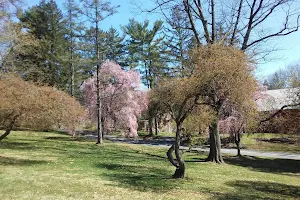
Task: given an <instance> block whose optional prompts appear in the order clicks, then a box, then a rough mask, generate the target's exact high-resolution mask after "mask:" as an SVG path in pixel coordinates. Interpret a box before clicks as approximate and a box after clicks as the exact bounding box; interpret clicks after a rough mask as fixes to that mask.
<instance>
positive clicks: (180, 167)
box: [167, 122, 185, 178]
mask: <svg viewBox="0 0 300 200" xmlns="http://www.w3.org/2000/svg"><path fill="white" fill-rule="evenodd" d="M181 126H182V123H181V122H176V137H175V142H174V144H173V145H172V146H171V147H170V149H169V150H168V152H167V156H168V159H169V161H170V163H171V164H172V165H174V166H175V167H176V170H175V173H174V174H173V176H172V177H173V178H184V174H185V164H184V161H183V159H182V156H181V154H180V150H179V147H180V135H181V129H182V127H181ZM174 151H175V157H176V161H175V160H174V158H173V155H172V153H173V152H174Z"/></svg>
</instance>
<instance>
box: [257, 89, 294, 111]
mask: <svg viewBox="0 0 300 200" xmlns="http://www.w3.org/2000/svg"><path fill="white" fill-rule="evenodd" d="M299 94H300V88H287V89H278V90H266V91H263V92H261V98H259V99H258V100H257V101H256V103H257V106H258V110H259V111H271V110H279V109H281V108H282V107H283V106H285V105H292V104H295V103H296V101H297V100H298V101H299ZM286 109H300V106H294V107H287V108H286Z"/></svg>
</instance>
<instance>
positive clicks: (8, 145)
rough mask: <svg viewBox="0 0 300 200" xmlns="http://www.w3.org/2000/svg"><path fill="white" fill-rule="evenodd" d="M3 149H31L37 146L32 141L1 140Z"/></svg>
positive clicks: (0, 143) (0, 146)
mask: <svg viewBox="0 0 300 200" xmlns="http://www.w3.org/2000/svg"><path fill="white" fill-rule="evenodd" d="M0 148H1V149H12V150H31V149H34V148H35V147H34V146H33V145H32V143H28V142H11V141H9V142H8V141H1V142H0Z"/></svg>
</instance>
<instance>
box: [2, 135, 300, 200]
mask: <svg viewBox="0 0 300 200" xmlns="http://www.w3.org/2000/svg"><path fill="white" fill-rule="evenodd" d="M165 151H166V149H165V148H158V147H148V146H142V145H129V144H118V143H110V142H108V141H106V143H105V144H104V145H101V146H97V145H95V141H88V140H85V139H82V138H77V139H74V138H71V137H69V136H67V135H64V134H59V133H38V132H32V133H30V132H12V133H11V135H9V137H8V138H6V139H4V140H3V141H1V142H0V183H1V184H0V199H1V200H5V199H55V200H57V199H101V200H102V199H122V200H126V199H143V200H146V199H179V200H181V199H189V200H192V199H212V200H213V199H219V200H221V199H245V200H246V199H247V200H248V199H249V200H250V199H275V200H276V199H299V197H300V161H295V160H281V159H266V158H256V157H242V158H237V157H230V156H225V161H226V164H224V165H219V164H214V163H206V162H203V159H204V158H205V157H206V155H205V154H199V153H188V152H184V154H183V157H184V159H185V161H186V167H187V171H186V178H185V179H181V180H175V179H171V175H172V173H173V172H174V168H173V167H172V166H171V164H170V163H169V162H168V161H167V159H166V156H165Z"/></svg>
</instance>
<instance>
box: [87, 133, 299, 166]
mask: <svg viewBox="0 0 300 200" xmlns="http://www.w3.org/2000/svg"><path fill="white" fill-rule="evenodd" d="M91 137H92V136H91ZM93 137H94V136H93ZM105 139H107V140H110V141H113V142H123V143H129V144H143V145H149V146H159V147H164V148H167V147H170V146H171V145H172V144H173V141H174V138H172V137H167V138H164V139H154V140H144V139H136V140H134V139H128V138H120V137H116V136H111V135H106V136H105ZM180 148H181V149H189V148H188V147H186V146H181V147H180ZM299 148H300V147H299ZM192 150H196V151H203V152H208V151H209V148H205V147H193V148H192ZM221 152H222V153H225V154H233V155H236V154H237V150H236V149H221ZM241 154H242V155H247V156H257V157H268V158H279V159H292V160H300V154H294V153H289V152H264V151H257V150H247V149H241Z"/></svg>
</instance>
